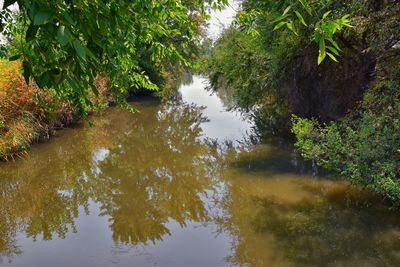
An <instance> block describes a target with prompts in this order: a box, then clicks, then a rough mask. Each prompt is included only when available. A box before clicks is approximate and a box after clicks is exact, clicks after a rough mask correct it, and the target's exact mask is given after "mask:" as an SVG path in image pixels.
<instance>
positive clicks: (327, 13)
mask: <svg viewBox="0 0 400 267" xmlns="http://www.w3.org/2000/svg"><path fill="white" fill-rule="evenodd" d="M330 13H331V10H329V11H327V12H325V13H324V15H322V19H326V17H328V16H329V14H330Z"/></svg>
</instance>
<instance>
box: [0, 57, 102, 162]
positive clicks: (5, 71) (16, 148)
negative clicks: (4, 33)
mask: <svg viewBox="0 0 400 267" xmlns="http://www.w3.org/2000/svg"><path fill="white" fill-rule="evenodd" d="M0 73H1V76H0V159H3V160H7V159H9V158H13V157H14V156H20V155H23V154H25V153H26V152H25V151H26V149H27V148H29V146H30V144H31V143H32V142H33V141H35V140H38V139H39V138H40V137H48V136H49V135H50V134H52V131H53V129H54V128H55V127H62V126H64V125H66V124H69V123H71V122H72V121H74V120H75V117H76V116H75V113H76V110H74V109H73V108H72V106H71V104H70V103H69V102H68V101H65V100H63V99H60V98H59V97H57V96H56V94H55V92H54V91H52V90H51V89H50V90H41V89H39V88H38V86H37V85H36V84H35V83H34V82H32V81H31V82H30V83H29V85H28V84H27V83H26V82H25V79H24V77H23V76H22V74H21V62H19V61H13V62H8V61H4V60H0ZM95 85H96V87H97V90H98V91H99V95H98V96H95V95H92V96H91V98H92V102H93V103H94V104H95V107H96V108H100V107H103V106H104V104H105V103H107V101H108V100H109V97H110V93H109V89H108V79H107V78H104V77H97V78H96V80H95Z"/></svg>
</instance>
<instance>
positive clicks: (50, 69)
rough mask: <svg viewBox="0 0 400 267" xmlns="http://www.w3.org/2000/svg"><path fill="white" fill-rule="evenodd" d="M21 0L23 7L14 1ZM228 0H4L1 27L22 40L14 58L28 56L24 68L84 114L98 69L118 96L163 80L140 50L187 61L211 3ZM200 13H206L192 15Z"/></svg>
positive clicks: (154, 59)
mask: <svg viewBox="0 0 400 267" xmlns="http://www.w3.org/2000/svg"><path fill="white" fill-rule="evenodd" d="M15 3H17V4H18V7H19V12H18V13H19V14H18V15H17V16H13V15H12V14H11V11H10V6H11V5H13V4H15ZM227 3H228V1H227V0H195V1H179V0H162V1H154V0H141V1H138V0H135V1H122V0H92V1H88V0H75V1H72V0H54V1H47V0H5V1H4V5H3V8H2V10H1V15H0V30H1V31H2V34H3V35H4V36H6V37H7V38H8V40H12V41H13V42H14V44H15V46H16V47H17V49H13V50H10V51H8V55H7V56H8V57H9V58H10V60H16V59H20V60H22V61H23V74H24V77H25V79H26V81H27V82H29V79H30V78H33V80H34V81H35V82H36V83H37V84H38V85H39V87H41V88H53V89H54V90H55V91H56V92H57V94H59V95H61V96H64V97H65V98H67V99H69V100H70V101H71V102H72V103H73V104H74V105H75V106H76V107H78V108H79V109H80V111H81V112H82V113H84V112H85V109H84V107H85V106H86V105H90V100H89V98H88V96H89V93H90V91H92V92H94V93H95V94H97V90H96V88H95V86H94V85H93V80H94V78H95V77H96V75H99V74H102V75H106V76H108V77H109V79H110V81H111V85H112V92H113V95H114V97H115V98H116V99H117V100H119V101H117V102H119V103H120V104H121V103H124V102H123V101H122V99H123V95H124V94H125V92H126V90H127V89H128V88H145V89H150V90H154V89H156V88H157V86H156V85H155V84H154V83H153V82H152V81H151V79H149V77H148V75H147V73H146V71H145V70H143V68H142V67H141V62H139V61H140V57H139V56H138V55H139V51H143V50H145V51H146V53H147V58H148V60H149V61H150V64H153V65H159V64H162V63H163V61H165V60H169V61H174V62H179V63H183V64H185V63H186V61H185V59H186V58H185V56H186V55H185V51H188V50H189V47H190V46H191V45H192V44H195V43H196V42H197V41H198V38H199V36H198V35H197V31H196V30H197V29H198V28H199V22H200V21H201V20H202V19H204V18H206V17H207V13H206V11H207V9H210V8H214V9H217V8H222V7H223V6H224V5H227ZM195 17H197V18H200V19H194V18H195Z"/></svg>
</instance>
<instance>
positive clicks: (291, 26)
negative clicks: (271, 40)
mask: <svg viewBox="0 0 400 267" xmlns="http://www.w3.org/2000/svg"><path fill="white" fill-rule="evenodd" d="M286 27H287V28H288V29H289V30H291V31H292V32H293V33H294V34H296V35H298V34H297V31H296V28H295V26H294V23H293V21H291V20H290V21H289V22H288V23H286Z"/></svg>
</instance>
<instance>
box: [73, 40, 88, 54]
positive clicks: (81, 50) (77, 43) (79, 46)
mask: <svg viewBox="0 0 400 267" xmlns="http://www.w3.org/2000/svg"><path fill="white" fill-rule="evenodd" d="M73 44H74V48H75V51H76V53H77V54H78V56H79V57H80V58H81V59H85V58H86V50H85V48H84V47H83V45H82V44H81V42H80V41H79V40H78V39H75V41H74V43H73Z"/></svg>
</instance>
